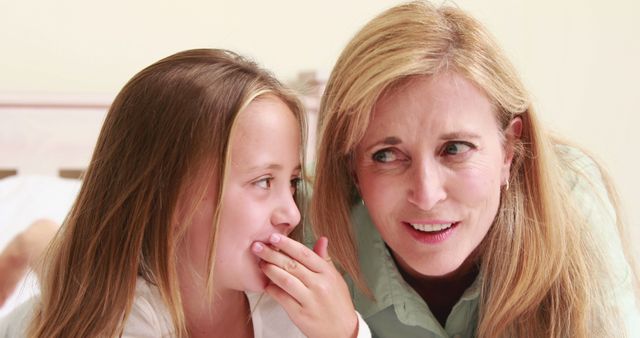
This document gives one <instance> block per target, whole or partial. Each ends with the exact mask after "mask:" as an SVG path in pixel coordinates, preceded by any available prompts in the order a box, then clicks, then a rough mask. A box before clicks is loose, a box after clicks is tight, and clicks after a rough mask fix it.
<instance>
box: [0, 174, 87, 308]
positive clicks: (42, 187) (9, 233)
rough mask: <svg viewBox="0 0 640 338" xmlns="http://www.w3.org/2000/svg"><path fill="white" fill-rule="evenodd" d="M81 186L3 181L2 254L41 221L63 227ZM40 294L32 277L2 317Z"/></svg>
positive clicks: (23, 178) (31, 178)
mask: <svg viewBox="0 0 640 338" xmlns="http://www.w3.org/2000/svg"><path fill="white" fill-rule="evenodd" d="M80 184H81V182H80V181H79V180H74V179H64V178H59V177H54V176H39V175H18V176H10V177H7V178H3V179H0V250H2V249H4V247H5V246H6V245H7V243H8V242H9V241H10V240H11V239H12V238H13V237H14V236H16V234H18V233H19V232H20V231H22V230H23V229H25V228H27V227H28V226H29V224H31V223H32V222H33V221H35V220H37V219H39V218H49V219H51V220H53V221H56V222H57V223H62V221H63V220H64V218H65V217H66V215H67V213H68V212H69V209H70V208H71V205H72V204H73V202H74V200H75V198H76V196H77V195H78V191H79V189H80ZM37 292H38V284H37V280H36V279H35V277H34V275H33V274H31V273H30V274H28V275H27V277H26V278H25V279H24V280H23V281H22V282H21V283H20V284H19V285H18V288H17V290H16V292H14V294H13V295H12V296H11V297H10V298H9V299H8V300H7V302H6V303H5V304H4V306H2V307H1V308H0V317H3V316H4V315H6V314H7V313H8V312H9V311H11V310H12V309H13V308H15V307H16V306H17V305H18V304H20V303H22V302H23V301H25V300H27V299H28V298H29V297H31V296H32V295H34V294H36V293H37Z"/></svg>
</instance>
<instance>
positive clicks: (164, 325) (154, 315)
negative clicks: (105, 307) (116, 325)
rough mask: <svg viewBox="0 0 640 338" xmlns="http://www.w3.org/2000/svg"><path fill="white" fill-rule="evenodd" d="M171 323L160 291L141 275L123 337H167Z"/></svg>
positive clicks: (170, 330) (171, 326)
mask: <svg viewBox="0 0 640 338" xmlns="http://www.w3.org/2000/svg"><path fill="white" fill-rule="evenodd" d="M172 332H173V324H172V320H171V316H170V315H169V312H168V310H167V307H166V305H165V304H164V302H163V300H162V296H161V295H160V291H159V290H158V288H157V287H155V286H154V285H152V284H150V283H148V282H147V281H146V280H144V279H143V278H142V277H138V280H137V282H136V293H135V298H134V300H133V306H132V307H131V312H130V313H129V316H128V317H127V321H126V323H125V326H124V331H123V335H122V336H123V337H169V336H172V334H171V333H172Z"/></svg>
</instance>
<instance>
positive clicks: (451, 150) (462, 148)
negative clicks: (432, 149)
mask: <svg viewBox="0 0 640 338" xmlns="http://www.w3.org/2000/svg"><path fill="white" fill-rule="evenodd" d="M469 150H471V145H470V144H467V143H465V142H451V143H447V144H446V145H445V146H444V148H443V151H442V152H443V153H444V155H459V154H463V153H466V152H467V151H469Z"/></svg>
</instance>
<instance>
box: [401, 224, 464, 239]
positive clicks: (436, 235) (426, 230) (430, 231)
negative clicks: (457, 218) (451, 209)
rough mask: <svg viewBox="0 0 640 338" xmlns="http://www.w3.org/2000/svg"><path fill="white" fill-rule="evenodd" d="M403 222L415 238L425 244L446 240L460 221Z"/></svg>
mask: <svg viewBox="0 0 640 338" xmlns="http://www.w3.org/2000/svg"><path fill="white" fill-rule="evenodd" d="M403 223H404V224H405V225H406V228H407V230H408V231H409V232H410V233H411V235H412V237H413V238H415V239H416V240H418V241H419V242H421V243H425V244H438V243H441V242H444V241H445V240H446V239H447V238H449V236H451V234H452V233H453V232H454V231H455V229H456V228H457V226H458V224H460V222H450V223H447V222H429V223H407V222H403Z"/></svg>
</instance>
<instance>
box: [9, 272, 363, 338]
mask: <svg viewBox="0 0 640 338" xmlns="http://www.w3.org/2000/svg"><path fill="white" fill-rule="evenodd" d="M247 298H248V300H249V305H250V307H251V320H252V321H253V334H254V338H303V337H306V336H305V335H304V334H303V333H302V332H301V331H300V330H299V329H298V327H296V326H295V324H294V323H293V322H292V321H291V319H289V316H288V315H287V313H286V311H284V309H283V308H282V307H281V306H280V304H278V302H276V301H275V300H274V299H273V298H271V297H270V296H269V295H267V294H260V293H247ZM36 302H37V299H36V298H35V297H34V298H32V299H30V300H29V301H27V302H25V303H24V304H22V305H20V306H19V307H17V308H16V309H15V310H14V311H13V312H11V313H10V314H9V315H8V316H7V317H5V318H2V320H0V337H6V338H9V337H11V338H16V337H24V336H25V331H26V328H27V326H28V324H29V322H30V321H31V318H32V317H33V309H34V305H35V304H36ZM356 314H357V316H358V338H370V337H371V332H370V331H369V327H368V326H367V324H366V323H365V322H364V320H362V317H360V314H358V313H357V312H356ZM327 325H330V323H327ZM173 336H174V335H173V323H172V321H171V316H170V315H169V312H168V310H167V308H166V306H165V304H164V302H163V301H162V297H161V296H160V292H159V290H158V289H157V288H156V287H153V286H151V285H149V284H148V283H147V282H146V281H145V280H144V279H142V278H138V282H137V284H136V295H135V299H134V301H133V306H132V308H131V312H130V314H129V317H128V318H127V322H126V324H125V327H124V332H123V334H122V337H126V338H134V337H135V338H147V337H148V338H152V337H153V338H157V337H173Z"/></svg>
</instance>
